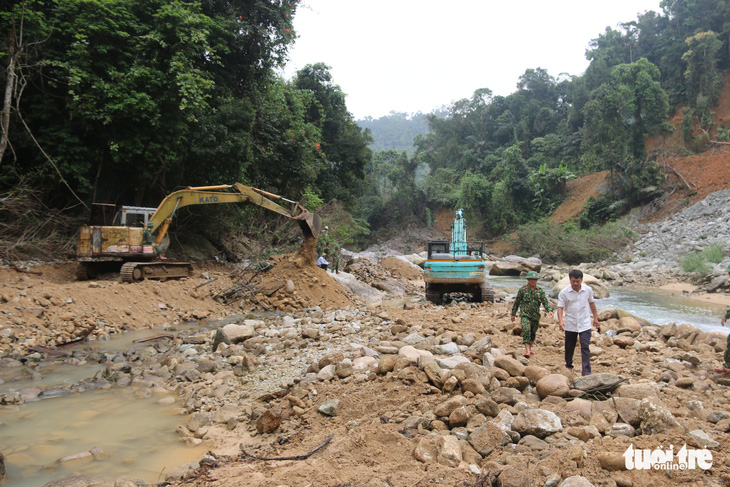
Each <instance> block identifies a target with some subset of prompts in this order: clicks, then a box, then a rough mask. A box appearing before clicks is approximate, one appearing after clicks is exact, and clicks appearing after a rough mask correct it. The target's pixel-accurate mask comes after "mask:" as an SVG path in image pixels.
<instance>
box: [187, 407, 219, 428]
mask: <svg viewBox="0 0 730 487" xmlns="http://www.w3.org/2000/svg"><path fill="white" fill-rule="evenodd" d="M211 424H213V422H212V421H211V419H210V416H209V415H208V414H206V413H200V412H198V413H193V414H192V415H191V416H190V420H188V424H187V428H188V429H189V430H190V431H198V430H199V429H200V428H202V427H203V426H209V425H211Z"/></svg>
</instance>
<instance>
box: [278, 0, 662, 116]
mask: <svg viewBox="0 0 730 487" xmlns="http://www.w3.org/2000/svg"><path fill="white" fill-rule="evenodd" d="M659 3H660V0H602V1H598V0H547V1H546V0H512V1H499V2H497V1H493V0H451V1H445V0H441V1H435V0H418V1H416V0H301V3H300V6H299V7H298V8H297V12H296V14H295V17H294V29H295V31H296V32H297V34H298V36H299V38H298V39H297V40H296V43H295V44H294V47H293V48H292V49H291V51H290V61H289V63H288V64H287V65H286V68H285V69H284V72H283V74H284V76H285V77H286V78H287V79H288V78H291V77H292V75H293V74H294V73H296V71H297V70H299V69H301V68H303V67H304V66H306V65H307V64H314V63H318V62H323V63H325V64H327V65H328V66H330V67H331V68H332V69H331V73H332V76H333V78H334V82H335V83H336V84H338V85H339V86H340V88H342V91H343V92H344V93H345V94H346V95H347V108H348V110H349V111H350V112H351V113H352V114H353V115H354V116H355V118H356V119H360V118H364V117H366V116H372V117H373V118H378V117H381V116H383V115H387V114H388V113H390V112H391V111H396V112H406V113H413V112H417V111H421V112H424V113H429V112H431V111H432V110H433V109H435V108H438V107H440V106H442V105H448V104H450V103H451V102H452V101H456V100H460V99H462V98H470V97H471V95H472V94H473V93H474V91H475V90H477V89H478V88H489V89H491V90H492V91H493V92H494V94H495V95H509V94H510V93H513V92H514V91H515V85H516V84H517V81H518V78H519V77H520V76H521V75H522V74H523V73H524V72H525V70H526V69H529V68H533V69H534V68H543V69H545V70H547V72H548V73H549V74H550V75H551V76H553V77H558V75H559V74H560V73H568V74H571V75H580V74H583V72H584V71H585V69H586V67H587V66H588V61H587V60H586V58H585V51H586V49H587V47H588V43H589V42H590V40H591V39H594V38H596V37H598V35H599V34H601V33H603V32H604V31H605V28H606V27H607V26H610V27H613V28H616V27H617V25H618V24H619V23H620V22H628V21H631V20H636V16H637V14H638V13H641V12H645V11H647V10H654V11H656V12H660V11H661V10H660V8H659Z"/></svg>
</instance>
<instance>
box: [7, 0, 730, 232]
mask: <svg viewBox="0 0 730 487" xmlns="http://www.w3.org/2000/svg"><path fill="white" fill-rule="evenodd" d="M297 8H298V1H296V0H281V1H276V2H271V1H268V0H251V1H248V2H243V3H236V2H233V3H231V2H220V1H217V0H214V1H203V0H192V1H190V2H183V3H172V4H171V3H169V2H164V1H161V0H151V1H149V2H132V3H130V2H126V1H123V0H111V1H107V0H104V1H102V0H63V1H59V2H50V3H49V2H44V1H41V0H30V1H26V2H21V3H17V2H15V3H13V2H11V3H10V4H8V6H7V7H6V8H5V9H3V11H2V12H0V52H2V54H3V55H4V56H3V59H5V61H4V62H5V63H6V64H5V65H4V66H3V67H4V68H5V69H3V70H1V71H0V83H2V86H4V87H5V88H6V90H5V92H6V93H8V94H9V97H6V99H5V100H4V102H3V106H2V110H1V111H0V129H1V130H0V191H2V192H3V193H6V194H7V193H8V192H9V191H10V190H12V189H13V188H16V187H28V188H37V189H38V190H39V191H38V193H36V194H37V195H38V199H39V200H40V202H41V203H42V204H43V205H45V206H47V207H48V208H50V209H53V210H65V211H66V213H69V214H73V215H76V214H78V213H80V209H82V208H84V207H88V206H89V204H90V203H91V202H105V203H124V204H137V205H144V206H154V205H157V203H159V201H160V200H161V198H162V196H164V195H166V194H168V193H170V192H171V191H172V190H174V189H175V188H176V187H178V186H197V185H211V184H223V183H231V182H234V181H238V182H242V183H244V184H250V185H252V186H257V187H260V188H263V189H266V190H268V191H271V192H274V193H278V194H282V195H283V196H285V197H287V198H289V199H293V200H300V201H306V202H307V204H310V203H311V204H312V205H314V207H320V206H321V205H322V204H325V203H326V204H331V205H335V207H336V208H338V209H341V211H339V210H338V211H337V212H334V213H333V215H334V214H337V215H340V216H339V217H335V216H332V218H333V220H335V219H336V220H341V221H342V222H343V227H346V228H348V229H362V232H361V233H362V234H366V233H367V228H366V226H365V225H364V222H367V224H368V225H369V226H370V229H371V230H373V232H372V233H373V234H374V235H378V233H379V230H380V229H386V231H387V229H402V228H405V226H407V225H410V224H414V225H419V224H430V223H431V222H432V221H433V218H434V215H435V214H436V213H437V212H438V211H439V210H440V209H442V208H450V209H452V211H453V209H455V208H458V207H461V208H463V209H464V210H465V213H466V216H467V218H468V219H469V222H470V226H471V229H472V235H475V236H476V235H478V234H479V233H481V234H482V235H483V236H498V235H501V234H504V233H505V232H511V231H513V230H514V229H515V228H517V227H518V226H519V225H522V224H525V223H529V222H534V221H539V220H540V219H542V218H543V217H545V216H547V215H548V214H550V213H551V212H552V211H553V210H554V209H555V208H556V207H557V206H558V205H559V204H560V202H561V201H562V200H563V198H564V197H565V194H566V185H567V183H568V182H569V181H570V180H572V179H573V178H575V177H576V176H577V175H580V174H585V173H589V172H594V171H602V170H605V171H608V173H609V176H608V184H609V191H608V192H606V193H604V194H602V195H601V196H600V197H597V198H596V199H595V200H594V201H592V202H591V207H590V210H591V211H588V212H584V215H583V217H582V218H581V219H580V225H581V226H583V227H587V226H590V225H593V224H595V223H602V222H603V221H606V220H611V219H613V218H615V217H617V216H618V215H620V214H621V213H623V212H625V211H627V210H628V209H630V208H631V207H633V206H635V205H639V204H643V203H645V202H647V201H650V200H651V199H653V198H656V197H657V196H658V195H660V194H661V183H662V177H663V173H662V170H664V169H665V166H664V165H663V164H662V165H661V167H660V165H659V164H658V163H657V157H659V155H658V153H657V152H656V151H651V152H648V153H647V150H646V146H647V144H646V141H647V138H648V137H650V136H654V137H656V138H661V139H663V140H666V139H668V138H669V137H672V135H671V133H672V131H673V130H674V131H675V132H679V133H680V135H681V137H682V138H683V141H684V144H685V145H684V146H685V147H687V148H688V150H691V151H699V150H703V149H704V147H706V144H707V143H708V140H709V139H711V138H718V139H724V138H728V137H730V135H728V134H729V133H730V128H729V127H726V126H720V124H718V123H717V122H716V120H715V119H714V118H713V116H712V112H713V110H714V107H715V106H716V104H717V103H718V100H719V99H720V93H721V87H722V76H721V75H722V72H723V71H725V70H727V69H728V68H730V45H729V43H730V0H698V1H695V2H682V1H676V2H673V1H665V2H662V4H661V12H659V13H657V12H646V13H644V14H641V15H639V16H638V17H637V19H636V20H633V21H627V22H626V23H624V24H622V25H621V26H620V27H618V28H617V29H614V28H607V29H606V30H605V32H603V33H601V34H599V35H598V36H597V37H596V39H594V40H593V41H591V43H590V46H589V49H588V50H587V53H586V55H587V58H588V59H589V60H590V65H589V66H588V69H587V70H586V72H585V73H584V74H583V75H582V76H563V75H561V76H559V77H557V78H556V77H554V76H552V75H550V74H549V73H548V72H547V71H545V70H544V69H542V68H539V67H537V68H530V69H526V70H525V72H524V74H523V75H522V76H520V77H519V79H518V82H517V90H516V91H515V92H514V93H512V94H511V95H508V96H493V94H492V92H491V90H489V89H488V88H479V89H476V90H475V91H474V94H473V96H472V97H471V98H468V99H463V100H459V101H456V102H454V103H453V104H452V105H451V106H449V107H448V108H447V109H446V110H445V111H444V113H432V114H429V115H426V116H423V115H422V114H416V115H415V116H408V115H405V114H391V116H389V117H384V118H381V119H379V120H366V121H365V122H363V123H364V124H365V125H367V124H370V125H372V130H373V131H375V130H377V131H378V132H380V131H381V129H383V127H386V128H385V129H383V130H386V131H389V132H390V133H391V134H392V135H393V138H394V139H395V140H391V141H389V142H387V143H388V144H390V145H389V147H396V149H394V150H383V151H378V152H377V153H376V154H375V155H373V154H372V149H371V148H369V145H370V144H371V143H373V139H372V137H371V129H369V128H367V127H366V128H362V127H361V126H358V125H357V124H356V123H355V121H354V119H353V117H352V115H351V114H350V113H349V112H348V110H347V106H346V104H345V98H346V97H345V93H343V92H342V90H341V88H340V87H339V86H338V85H337V84H336V83H335V81H334V79H333V78H332V76H331V74H330V68H329V67H328V66H326V65H325V64H315V65H310V66H307V67H305V68H304V69H302V70H301V71H299V72H298V73H297V74H296V75H295V76H294V78H293V79H291V80H288V81H287V80H284V79H282V78H281V77H280V76H279V75H277V74H276V73H277V71H276V69H277V68H279V67H281V66H282V65H283V63H284V62H285V61H286V56H287V52H288V50H289V48H290V47H291V45H292V43H293V42H294V41H295V39H296V33H295V32H294V31H293V30H292V19H293V18H294V16H295V15H296V11H297ZM679 107H682V111H681V120H680V123H679V124H677V127H678V128H677V129H673V128H672V126H671V125H670V124H668V123H666V122H667V117H668V114H669V113H670V112H672V111H674V110H676V109H677V108H679ZM421 117H425V119H426V120H425V121H426V122H427V125H428V127H429V130H428V131H425V130H422V128H419V129H418V134H417V135H415V141H414V142H415V144H414V145H413V152H412V153H409V152H408V150H404V149H403V145H407V144H408V142H407V140H406V139H408V138H409V137H410V136H404V135H403V134H404V133H407V131H408V130H413V127H416V126H417V125H414V124H413V122H414V119H415V120H421ZM406 122H408V123H406ZM388 127H390V128H388ZM396 128H397V130H396ZM674 137H676V135H674ZM378 140H379V143H381V142H382V143H383V144H385V142H384V140H385V137H384V135H383V134H382V133H378ZM378 147H379V146H378ZM383 147H386V146H385V145H383ZM409 148H410V147H409ZM334 202H337V203H334ZM314 207H313V208H314ZM69 209H71V210H69ZM315 209H316V208H315ZM224 214H225V215H226V219H227V220H229V221H230V222H235V225H239V226H240V225H241V222H243V223H244V225H243V226H245V227H246V228H247V229H248V232H249V233H255V232H256V229H257V228H260V227H262V226H265V225H262V224H261V222H262V221H266V217H265V216H263V217H262V216H260V214H259V213H258V212H257V211H254V209H229V210H226V211H225V212H224V211H221V210H218V209H215V210H202V209H199V210H190V212H189V213H183V214H182V216H184V217H186V218H187V221H189V225H190V227H191V228H203V227H205V228H207V229H209V230H208V231H209V232H212V233H220V232H221V229H224V228H226V227H228V226H233V225H234V224H233V223H227V222H221V221H220V220H221V218H220V216H221V215H224ZM2 218H3V216H2V215H0V219H2ZM346 222H349V223H346ZM180 223H184V222H180ZM216 229H217V230H216ZM353 231H354V230H348V231H347V232H346V233H347V238H348V239H353V238H355V236H354V235H352V232H353ZM475 231H476V232H475ZM274 233H278V232H274ZM220 238H221V239H223V238H224V237H223V236H221V237H220Z"/></svg>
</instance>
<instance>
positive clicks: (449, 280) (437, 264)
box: [423, 209, 494, 304]
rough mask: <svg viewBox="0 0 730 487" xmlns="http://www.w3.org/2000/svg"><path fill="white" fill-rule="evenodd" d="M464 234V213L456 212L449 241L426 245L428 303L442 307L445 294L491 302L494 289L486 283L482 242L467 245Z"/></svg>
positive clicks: (479, 301)
mask: <svg viewBox="0 0 730 487" xmlns="http://www.w3.org/2000/svg"><path fill="white" fill-rule="evenodd" d="M466 230H467V225H466V219H465V218H464V210H462V209H458V210H456V217H455V218H454V222H453V224H452V225H451V241H450V242H449V241H446V240H431V241H429V242H428V257H427V260H426V263H425V264H424V265H423V270H424V275H423V280H424V282H425V283H426V300H427V301H430V302H432V303H435V304H441V303H442V302H443V296H444V294H447V293H465V294H471V296H472V300H473V301H475V302H478V303H481V302H483V301H490V302H494V289H492V286H491V285H490V284H489V282H487V271H486V266H485V264H484V256H485V253H484V242H483V241H479V242H469V241H467V239H466Z"/></svg>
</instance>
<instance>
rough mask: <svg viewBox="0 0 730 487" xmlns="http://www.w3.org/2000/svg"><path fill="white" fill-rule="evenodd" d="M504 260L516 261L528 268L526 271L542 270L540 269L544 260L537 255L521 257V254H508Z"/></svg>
mask: <svg viewBox="0 0 730 487" xmlns="http://www.w3.org/2000/svg"><path fill="white" fill-rule="evenodd" d="M502 260H503V261H506V262H515V263H517V264H520V265H521V266H522V267H523V268H524V269H525V270H526V272H530V271H535V272H540V270H541V269H542V261H541V260H540V259H538V258H537V257H520V256H519V255H508V256H507V257H505V258H503V259H502Z"/></svg>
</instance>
